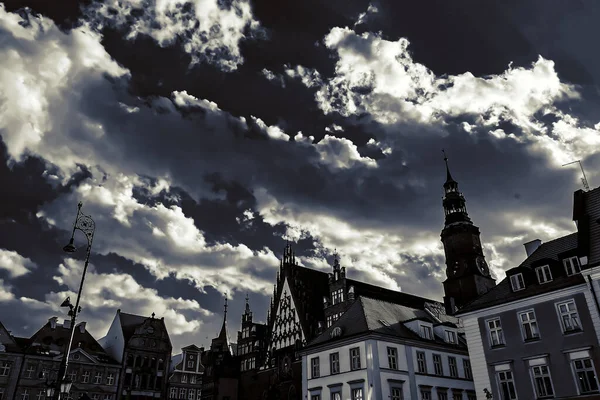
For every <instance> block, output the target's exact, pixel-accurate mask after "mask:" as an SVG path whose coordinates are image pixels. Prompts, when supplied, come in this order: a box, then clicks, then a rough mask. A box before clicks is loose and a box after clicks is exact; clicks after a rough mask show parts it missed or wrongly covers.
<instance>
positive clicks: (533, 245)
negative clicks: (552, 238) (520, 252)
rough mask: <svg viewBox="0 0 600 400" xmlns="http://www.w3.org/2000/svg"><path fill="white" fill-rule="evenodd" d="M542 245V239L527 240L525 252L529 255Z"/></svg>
mask: <svg viewBox="0 0 600 400" xmlns="http://www.w3.org/2000/svg"><path fill="white" fill-rule="evenodd" d="M541 245H542V241H541V240H540V239H535V240H532V241H531V242H527V243H525V244H523V246H525V253H527V257H529V256H530V255H532V254H533V252H534V251H536V250H537V249H538V247H540V246H541Z"/></svg>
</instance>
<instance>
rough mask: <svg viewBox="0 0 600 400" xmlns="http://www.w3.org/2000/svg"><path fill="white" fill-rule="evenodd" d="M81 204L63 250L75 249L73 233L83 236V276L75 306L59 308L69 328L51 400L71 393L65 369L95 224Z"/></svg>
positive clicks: (56, 399) (67, 300)
mask: <svg viewBox="0 0 600 400" xmlns="http://www.w3.org/2000/svg"><path fill="white" fill-rule="evenodd" d="M82 205H83V203H82V202H79V204H77V217H76V218H75V224H73V232H72V233H71V240H70V241H69V244H67V245H66V246H65V247H63V250H64V251H65V252H67V253H74V252H75V251H76V250H77V249H76V248H75V245H74V238H75V231H76V230H80V231H81V232H83V233H84V234H85V237H86V239H87V242H88V245H87V250H86V255H85V265H84V267H83V274H82V275H81V283H80V284H79V291H78V292H77V300H76V301H75V306H73V305H72V304H71V301H70V299H69V298H68V297H67V299H66V300H65V301H64V302H63V303H62V304H61V307H69V309H70V310H69V315H70V316H71V326H70V327H69V328H70V333H69V342H68V343H67V348H66V349H65V355H64V357H63V359H62V360H61V362H60V367H59V369H58V376H57V380H56V390H55V392H54V396H53V399H54V400H59V399H61V398H63V399H64V398H66V397H67V395H68V393H69V392H70V391H71V385H72V384H73V382H72V381H71V380H70V379H69V378H67V367H68V365H69V355H70V353H71V345H72V344H73V336H74V334H75V321H76V319H77V314H79V312H81V307H79V300H80V299H81V291H82V290H83V282H84V281H85V273H86V272H87V268H88V264H89V262H90V254H91V251H92V242H93V240H94V231H95V230H96V224H95V223H94V220H93V219H92V217H91V216H89V215H85V214H83V213H82V212H81V206H82Z"/></svg>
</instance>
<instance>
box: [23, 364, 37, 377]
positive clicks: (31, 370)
mask: <svg viewBox="0 0 600 400" xmlns="http://www.w3.org/2000/svg"><path fill="white" fill-rule="evenodd" d="M34 372H35V365H33V364H28V365H27V370H26V371H25V378H33V373H34Z"/></svg>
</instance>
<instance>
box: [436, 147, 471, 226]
mask: <svg viewBox="0 0 600 400" xmlns="http://www.w3.org/2000/svg"><path fill="white" fill-rule="evenodd" d="M442 153H444V162H445V164H446V182H445V183H444V200H443V202H442V204H443V206H444V213H445V215H446V226H448V225H449V224H453V223H456V222H465V223H469V224H470V223H471V219H470V218H469V214H468V213H467V202H466V200H465V197H464V196H463V194H462V193H461V192H460V191H459V190H458V182H456V181H455V180H454V179H453V178H452V175H451V174H450V167H448V156H447V155H446V151H445V150H442Z"/></svg>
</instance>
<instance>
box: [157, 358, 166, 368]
mask: <svg viewBox="0 0 600 400" xmlns="http://www.w3.org/2000/svg"><path fill="white" fill-rule="evenodd" d="M164 367H165V362H164V361H163V359H162V358H159V359H158V370H159V371H161V370H162V369H163V368H164Z"/></svg>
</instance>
